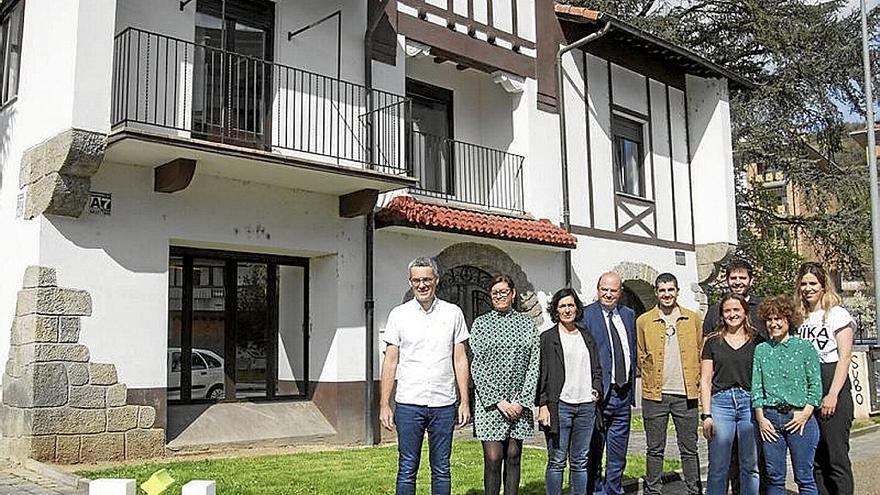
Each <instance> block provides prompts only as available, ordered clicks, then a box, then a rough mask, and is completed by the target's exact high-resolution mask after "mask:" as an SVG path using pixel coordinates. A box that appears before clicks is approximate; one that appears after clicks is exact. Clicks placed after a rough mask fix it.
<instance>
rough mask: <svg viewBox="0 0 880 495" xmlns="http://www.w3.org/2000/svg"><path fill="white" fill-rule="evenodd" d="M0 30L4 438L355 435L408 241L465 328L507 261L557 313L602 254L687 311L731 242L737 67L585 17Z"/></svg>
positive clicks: (526, 303) (124, 16)
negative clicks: (672, 295) (563, 145)
mask: <svg viewBox="0 0 880 495" xmlns="http://www.w3.org/2000/svg"><path fill="white" fill-rule="evenodd" d="M606 26H607V29H605V30H604V31H603V35H602V36H601V37H599V38H597V39H596V40H595V41H593V42H591V43H589V44H587V45H584V46H583V47H582V48H581V49H576V50H572V51H569V52H568V53H567V54H566V55H565V56H564V57H563V59H562V60H563V64H562V74H563V90H564V102H565V103H564V104H565V112H564V113H565V122H564V126H562V127H561V126H560V123H559V112H558V110H557V104H558V101H559V95H558V94H557V93H558V91H557V89H556V87H557V79H556V69H555V67H556V66H555V57H556V52H557V50H558V48H559V47H560V46H561V45H562V44H567V43H572V42H574V41H577V40H578V39H581V38H583V37H585V36H587V35H589V34H591V33H598V32H600V30H602V29H603V28H606ZM365 33H368V34H366V35H365ZM367 39H369V40H367ZM0 50H3V51H2V53H0V59H2V67H0V69H2V71H3V72H2V74H0V82H2V84H3V86H2V89H0V104H2V107H0V163H2V175H0V228H2V232H4V234H5V235H4V240H5V242H3V243H2V249H3V252H2V256H0V267H2V270H0V273H2V274H3V279H2V285H0V327H3V328H11V329H12V332H11V333H10V334H4V335H6V336H4V337H0V358H4V359H7V360H8V364H7V367H6V373H5V375H4V379H3V394H4V395H3V404H4V407H3V414H4V422H3V425H4V426H3V435H4V439H5V444H4V445H5V446H6V448H7V449H10V451H12V453H13V454H15V455H22V456H30V457H34V458H37V459H40V460H47V461H54V462H85V461H95V460H107V459H109V460H115V459H124V458H134V457H142V456H153V455H161V453H162V452H163V451H164V449H165V448H166V447H167V448H171V449H187V448H195V447H204V446H205V445H221V444H223V445H234V444H266V443H273V442H274V443H288V442H295V441H299V442H314V441H330V442H339V443H351V442H368V443H369V442H375V441H378V440H379V436H380V433H379V432H378V428H376V424H375V418H374V416H375V414H374V411H375V402H376V390H377V386H376V385H377V382H376V380H378V373H377V370H378V368H379V365H380V362H381V348H380V345H379V342H380V335H381V332H382V328H383V326H384V322H385V318H386V317H387V315H388V313H389V311H390V310H391V308H392V307H394V306H395V305H397V304H400V303H401V302H402V301H404V300H405V299H407V297H410V296H409V294H408V284H407V273H406V265H407V263H408V261H409V260H410V259H412V258H414V257H416V256H433V257H436V258H437V259H438V260H439V262H440V264H441V266H442V268H443V270H444V273H443V284H442V287H441V289H440V294H441V296H442V297H444V298H446V299H448V300H451V301H453V302H456V303H457V304H459V305H460V306H461V307H462V308H463V310H464V311H465V314H466V316H467V318H468V321H469V322H471V321H472V320H473V318H474V317H476V316H478V315H479V314H481V313H482V312H485V311H486V310H488V309H489V308H490V307H491V306H490V304H489V298H488V287H486V283H487V282H488V280H489V279H490V278H491V276H494V275H496V274H498V273H508V274H510V275H512V276H513V277H514V280H515V281H516V283H517V285H518V288H519V290H520V294H521V296H522V298H521V299H522V301H521V306H522V309H523V310H524V311H528V312H529V313H530V314H532V315H533V317H534V318H535V320H536V322H537V323H538V324H539V325H543V326H548V325H549V321H548V320H547V318H546V317H545V311H544V309H543V308H544V305H545V304H546V302H547V301H548V300H549V298H550V296H551V295H552V294H553V292H554V291H555V290H557V289H559V288H561V287H563V286H565V285H566V284H571V285H572V286H573V287H575V288H576V289H578V290H579V291H581V293H582V294H583V295H584V298H585V300H588V301H589V300H592V298H593V287H594V284H595V281H596V279H597V278H598V276H599V275H600V274H601V273H602V272H605V271H608V270H616V271H618V272H619V273H621V275H622V276H623V278H624V280H625V281H626V282H625V287H626V295H625V297H626V301H627V303H628V304H630V305H632V306H633V307H634V308H635V309H637V310H644V309H645V308H648V307H650V306H652V305H653V304H654V302H655V301H654V300H653V299H652V297H653V296H652V288H651V284H652V283H653V278H654V277H655V276H656V275H657V274H658V273H660V272H665V271H669V272H672V273H674V274H675V275H676V276H677V277H678V278H679V281H680V285H681V288H682V295H681V301H682V303H683V304H685V305H687V306H690V307H695V308H696V307H698V306H699V305H700V304H701V303H702V302H703V301H701V291H700V288H699V283H700V282H702V281H704V280H707V279H708V278H709V277H710V276H711V274H712V272H713V271H714V270H715V269H716V266H717V264H718V263H720V262H721V261H722V260H723V258H724V257H725V256H726V255H727V253H728V252H729V250H730V247H731V246H733V245H735V243H736V223H735V217H734V197H733V196H734V186H733V160H732V151H731V142H730V116H729V109H728V95H729V93H728V91H729V90H728V87H729V86H747V84H748V83H747V82H745V81H742V80H739V79H738V78H736V76H735V75H733V74H730V73H728V72H727V71H725V70H724V69H723V68H721V67H717V66H715V65H713V64H711V63H709V62H707V61H705V60H702V59H700V58H699V57H697V56H696V55H694V54H691V53H688V52H686V51H684V50H683V49H681V48H678V47H675V46H672V45H669V44H668V43H665V42H663V41H662V40H658V39H656V38H653V37H651V36H649V35H647V34H645V33H642V32H639V31H638V30H635V29H634V28H632V27H630V26H628V25H627V24H625V23H623V22H621V21H619V20H617V19H614V18H613V17H610V16H607V15H602V14H599V13H596V12H592V11H588V10H586V9H576V8H570V7H567V6H561V5H555V4H554V3H553V2H552V1H551V0H494V1H487V0H483V1H480V0H474V1H473V2H465V1H463V0H462V1H459V0H440V1H433V0H432V1H426V0H399V1H391V2H378V1H376V2H374V1H370V2H342V1H339V2H327V1H317V0H308V1H304V0H297V1H293V0H277V1H268V0H183V1H180V0H152V1H150V2H144V1H139V0H71V1H68V2H61V4H59V3H58V2H50V1H48V0H5V1H3V2H0ZM366 60H369V64H367V63H366ZM365 69H366V70H365ZM561 128H564V129H565V133H566V138H567V139H566V141H567V150H568V153H567V187H565V188H564V186H565V184H564V182H565V181H563V176H562V171H563V167H562V166H561V162H562V160H561V155H560V129H561ZM565 197H567V199H568V200H567V202H566V201H565V200H564V198H565ZM566 203H567V204H566ZM566 213H568V214H567V215H566ZM566 220H567V222H566ZM565 227H568V229H566V228H565ZM569 262H570V270H567V269H566V265H567V264H568V263H569ZM28 267H31V268H28ZM37 267H40V268H37ZM568 277H570V280H567V278H568ZM7 356H8V358H7ZM367 384H370V385H371V386H367ZM45 397H50V398H51V399H45ZM95 445H102V446H105V447H106V446H107V445H109V446H110V447H109V448H102V449H98V448H95V447H94V446H95Z"/></svg>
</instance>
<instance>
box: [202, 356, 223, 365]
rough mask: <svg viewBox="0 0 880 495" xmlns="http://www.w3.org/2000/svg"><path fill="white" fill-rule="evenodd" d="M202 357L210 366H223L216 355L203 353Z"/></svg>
mask: <svg viewBox="0 0 880 495" xmlns="http://www.w3.org/2000/svg"><path fill="white" fill-rule="evenodd" d="M202 357H203V358H205V362H206V363H208V368H222V367H223V365H222V364H221V363H220V361H218V360H217V359H216V358H215V357H214V356H212V355H210V354H202Z"/></svg>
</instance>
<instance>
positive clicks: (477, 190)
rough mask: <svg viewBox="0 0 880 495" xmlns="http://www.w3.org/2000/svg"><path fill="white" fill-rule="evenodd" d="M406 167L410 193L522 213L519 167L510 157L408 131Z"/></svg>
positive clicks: (514, 157)
mask: <svg viewBox="0 0 880 495" xmlns="http://www.w3.org/2000/svg"><path fill="white" fill-rule="evenodd" d="M407 141H408V142H407V154H406V159H407V166H408V169H409V171H410V175H412V176H414V177H418V179H419V185H418V186H416V187H413V188H411V190H412V191H414V192H416V193H418V194H422V195H425V196H432V197H436V198H442V199H446V200H449V201H455V202H458V203H465V204H470V205H476V206H481V207H484V208H488V209H500V210H508V211H513V212H522V211H523V179H522V166H523V162H524V161H525V158H523V157H522V156H520V155H514V154H513V153H507V152H505V151H501V150H497V149H492V148H487V147H485V146H478V145H476V144H470V143H464V142H461V141H456V140H454V139H449V138H444V137H440V136H434V135H431V134H425V133H422V132H419V131H416V130H411V131H410V132H409V135H408V139H407Z"/></svg>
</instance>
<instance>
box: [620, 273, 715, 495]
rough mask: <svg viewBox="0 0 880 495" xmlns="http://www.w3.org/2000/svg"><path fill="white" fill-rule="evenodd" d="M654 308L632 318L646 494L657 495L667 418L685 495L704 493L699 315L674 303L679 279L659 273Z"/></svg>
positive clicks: (660, 485) (659, 487)
mask: <svg viewBox="0 0 880 495" xmlns="http://www.w3.org/2000/svg"><path fill="white" fill-rule="evenodd" d="M654 292H655V294H656V295H657V306H656V307H654V308H653V309H651V310H650V311H648V312H647V313H645V314H643V315H641V316H640V317H639V319H638V320H637V321H636V347H637V349H638V367H639V370H640V371H641V373H642V416H643V417H644V420H645V437H646V440H647V447H648V448H647V472H646V474H645V493H646V494H656V495H660V494H661V493H662V491H663V486H662V484H663V482H662V481H661V479H660V477H661V475H662V473H663V451H664V450H665V449H666V426H667V423H668V422H669V416H672V421H673V423H674V424H675V434H676V437H677V439H678V450H679V451H680V452H681V464H682V471H683V474H684V480H685V485H686V486H687V493H688V495H696V494H699V493H702V487H701V484H700V459H699V457H698V454H697V425H698V420H699V418H698V417H697V415H698V409H697V405H698V399H699V396H700V393H699V390H698V388H699V384H700V353H701V351H702V348H703V332H702V322H701V321H700V317H699V315H697V314H696V313H694V312H693V311H691V310H689V309H687V308H683V307H681V306H680V305H679V304H678V280H677V279H676V278H675V275H672V274H671V273H661V274H660V275H658V276H657V280H656V281H655V282H654Z"/></svg>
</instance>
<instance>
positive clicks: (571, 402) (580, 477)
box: [535, 288, 602, 495]
mask: <svg viewBox="0 0 880 495" xmlns="http://www.w3.org/2000/svg"><path fill="white" fill-rule="evenodd" d="M547 310H548V312H549V313H550V319H551V320H552V321H553V323H556V325H553V326H552V327H550V328H549V329H547V330H545V331H544V333H542V334H541V366H540V374H539V377H538V393H537V399H536V401H535V402H536V405H537V406H538V424H539V425H540V426H541V429H543V430H544V433H545V435H546V437H547V470H546V471H545V474H544V477H545V483H546V484H545V487H546V494H547V495H562V474H563V471H564V470H565V464H566V460H567V461H568V464H569V486H570V487H571V495H586V493H587V484H588V482H589V480H588V479H587V463H588V461H589V459H588V457H589V451H590V439H591V438H592V436H593V427H594V425H595V420H596V407H597V406H596V404H597V403H598V401H599V391H600V390H602V369H601V368H600V367H599V356H598V353H597V350H596V342H595V341H594V340H593V337H592V336H591V334H590V332H589V331H588V330H586V329H584V328H580V327H578V326H577V325H576V324H575V322H576V321H578V320H580V318H581V316H582V315H583V312H584V305H583V303H581V300H580V298H578V295H577V293H576V292H575V291H574V290H573V289H570V288H565V289H560V290H558V291H556V294H554V295H553V299H551V301H550V304H549V305H548V307H547Z"/></svg>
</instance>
